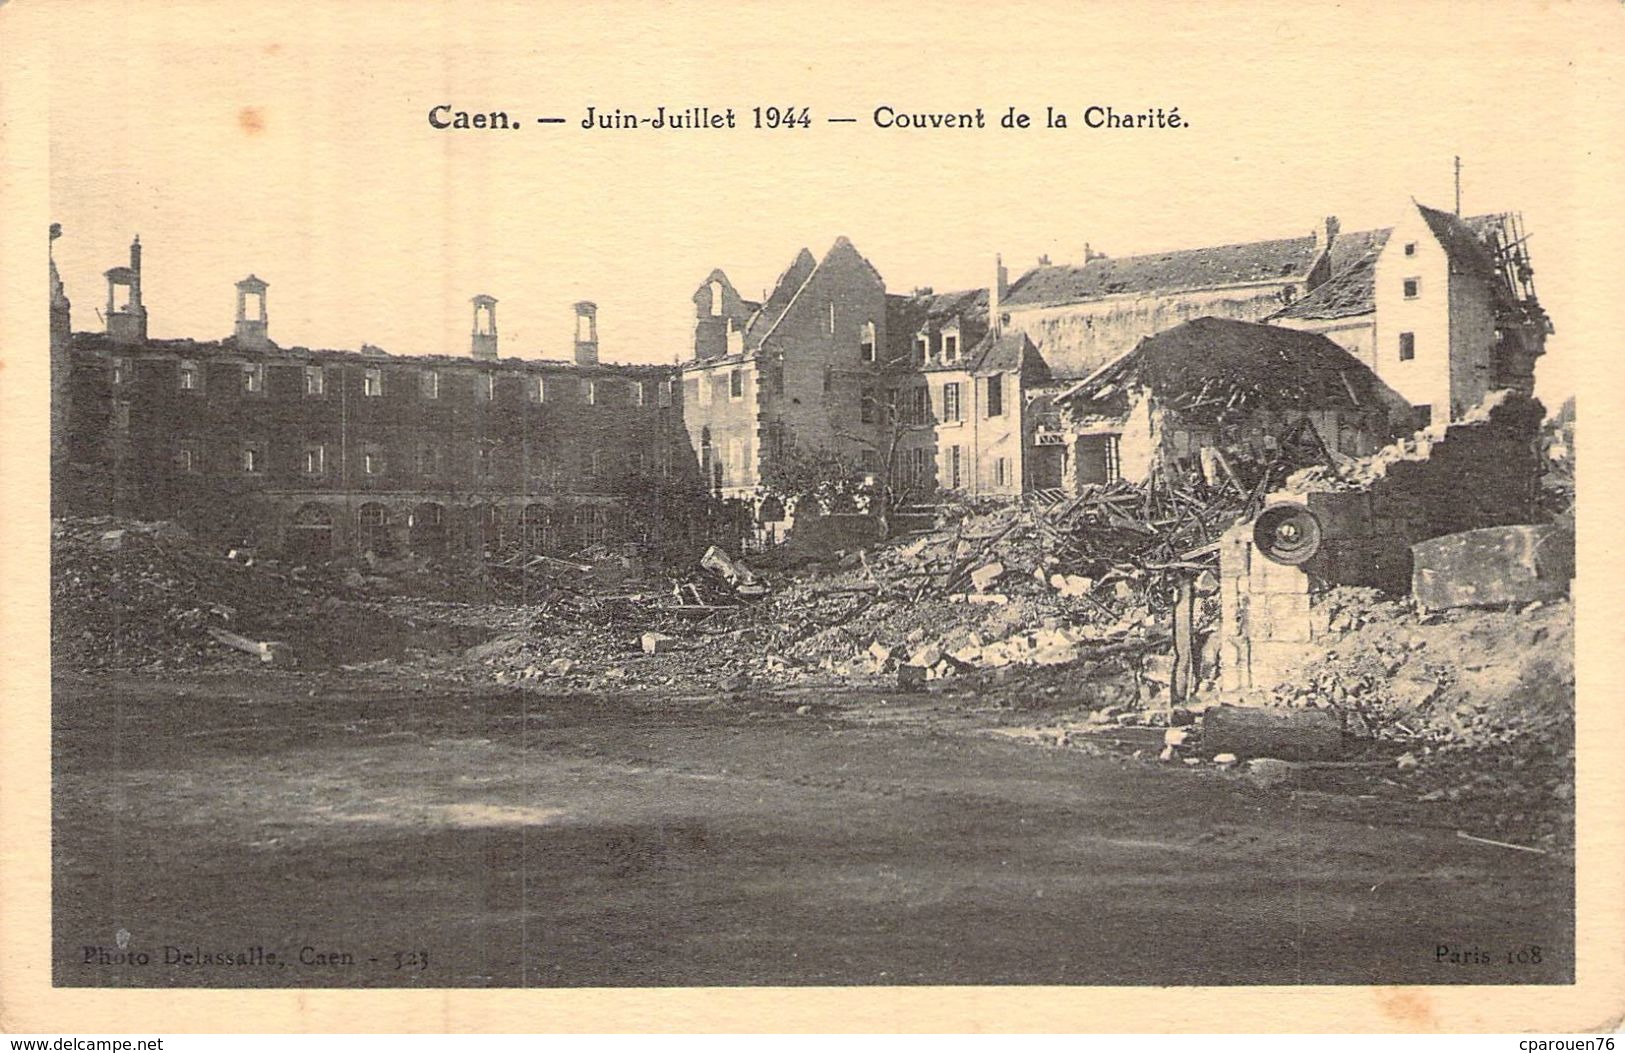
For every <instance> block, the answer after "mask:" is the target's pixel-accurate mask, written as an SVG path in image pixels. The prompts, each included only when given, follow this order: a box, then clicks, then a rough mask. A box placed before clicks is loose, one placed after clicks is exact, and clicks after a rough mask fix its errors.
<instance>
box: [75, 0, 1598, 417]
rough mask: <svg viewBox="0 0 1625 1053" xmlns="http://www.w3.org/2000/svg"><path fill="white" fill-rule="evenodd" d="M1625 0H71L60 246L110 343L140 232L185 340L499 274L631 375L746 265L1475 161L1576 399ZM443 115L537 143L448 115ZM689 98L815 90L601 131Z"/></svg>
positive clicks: (1333, 194)
mask: <svg viewBox="0 0 1625 1053" xmlns="http://www.w3.org/2000/svg"><path fill="white" fill-rule="evenodd" d="M1611 7H1612V8H1617V5H1608V4H1601V5H1594V6H1591V7H1581V8H1561V7H1559V8H1555V9H1547V10H1544V11H1543V10H1540V9H1538V8H1536V7H1534V6H1529V7H1527V8H1517V9H1515V8H1512V7H1509V6H1489V5H1482V6H1481V5H1448V6H1446V5H1437V6H1429V5H1426V4H1424V5H1418V6H1408V7H1401V5H1382V6H1379V7H1372V8H1364V7H1361V6H1359V5H1351V6H1349V7H1346V8H1343V9H1340V10H1338V11H1328V12H1325V13H1319V14H1315V15H1314V16H1313V17H1311V16H1310V15H1309V14H1308V11H1309V10H1310V9H1307V8H1302V7H1300V6H1299V5H1295V4H1294V5H1286V4H1282V5H1258V6H1251V7H1222V6H1211V7H1203V8H1202V9H1200V10H1187V9H1185V8H1183V7H1176V6H1166V7H1159V6H1156V5H1145V4H1135V5H1129V4H1121V5H1119V4H1110V5H1096V6H1093V7H1087V6H1076V5H1063V4H1053V5H1043V6H1039V5H1027V4H1020V3H1006V4H999V5H988V4H974V5H973V4H968V3H967V4H954V3H944V4H939V5H936V6H935V7H934V8H933V10H934V11H935V15H934V16H927V15H924V14H922V13H921V12H920V11H919V9H918V5H908V6H901V5H880V6H873V5H870V6H865V7H863V8H861V9H859V8H856V7H846V6H845V5H842V4H838V3H826V4H821V5H817V6H814V7H809V8H805V9H802V11H803V13H804V14H805V13H811V12H823V13H824V14H825V16H826V17H824V18H822V19H816V18H812V17H793V12H792V9H790V8H788V7H787V5H751V4H737V3H734V4H715V3H712V4H670V3H668V4H658V5H656V4H652V3H641V4H631V3H628V4H620V5H614V4H611V5H596V6H593V7H591V8H587V7H585V6H580V7H578V6H574V5H571V6H568V7H565V6H562V5H561V6H560V7H559V8H558V9H557V12H556V13H555V14H550V13H549V8H548V6H547V5H538V6H528V5H527V6H523V7H520V6H509V5H495V4H493V5H487V6H481V5H477V4H471V3H444V4H421V5H398V6H397V5H368V4H347V5H339V4H333V5H325V6H314V7H310V8H307V9H304V10H302V11H298V12H296V13H294V14H291V15H290V14H289V12H288V11H287V10H286V9H283V8H279V7H277V6H276V5H256V6H246V5H241V6H239V5H207V6H201V5H200V6H194V7H187V6H185V5H165V6H163V7H162V8H160V7H158V6H156V5H146V6H140V7H136V6H125V5H115V6H107V7H102V6H98V5H96V4H94V3H83V4H75V5H68V6H67V7H65V8H60V9H59V10H60V11H61V12H62V14H63V17H62V19H61V21H60V23H59V29H58V32H57V45H56V47H55V48H54V49H53V54H52V61H53V65H52V70H51V77H50V80H51V90H52V99H51V105H50V114H49V120H50V136H51V145H52V151H51V153H52V156H51V162H52V172H51V188H52V209H53V218H55V219H56V220H57V221H59V222H61V223H62V224H63V226H64V228H65V232H66V236H65V237H64V238H62V239H61V240H60V241H58V242H57V243H56V258H57V261H58V266H59V268H60V270H61V272H62V275H63V278H64V280H65V281H66V283H67V286H68V292H69V295H70V297H71V298H72V299H73V302H74V325H75V328H76V329H96V328H99V327H100V323H99V321H98V319H97V317H96V314H95V310H96V308H98V307H100V306H101V305H102V302H103V300H104V297H105V287H104V283H103V280H102V278H101V272H102V271H104V270H105V269H107V268H108V267H111V266H114V265H117V264H121V263H123V262H125V255H126V251H127V246H128V243H129V240H130V237H131V235H132V234H134V233H137V232H139V233H140V235H141V240H142V244H143V246H144V247H145V250H146V251H145V265H144V271H143V278H144V294H145V295H144V298H145V300H146V303H147V306H148V310H149V313H150V327H151V333H152V335H153V336H155V337H179V336H191V337H196V338H200V339H209V338H218V337H221V336H225V335H227V334H228V333H229V332H230V330H231V326H232V317H233V316H232V309H233V297H234V292H233V288H232V285H233V283H234V282H235V281H236V280H237V279H239V278H241V277H243V276H245V275H246V274H248V273H249V272H250V271H252V272H253V273H255V274H257V275H259V276H260V277H261V278H263V279H265V280H266V281H268V282H269V283H270V292H269V297H268V299H269V308H270V317H271V335H272V337H273V338H274V339H275V340H277V341H278V342H279V343H281V344H283V345H285V346H288V345H297V344H303V345H307V346H312V347H351V348H354V347H358V346H359V345H360V344H361V343H363V342H368V343H372V344H376V345H379V346H381V347H383V348H385V349H386V350H389V351H392V352H395V353H399V354H407V353H453V354H466V353H467V351H468V330H469V314H470V308H469V306H468V298H469V297H470V296H472V295H473V294H475V293H477V292H488V293H490V294H492V295H494V296H496V297H497V298H498V299H499V300H500V301H501V305H500V307H499V308H498V320H499V323H500V327H501V331H502V341H503V343H502V346H503V351H504V353H505V354H509V355H524V356H534V355H538V354H540V355H546V356H550V357H565V356H567V355H568V354H569V340H570V332H571V330H570V323H571V314H570V305H571V303H572V302H573V301H575V300H578V299H591V300H594V301H596V302H597V303H598V304H599V310H600V319H599V326H600V336H601V343H602V353H603V355H604V357H605V358H608V359H612V360H622V361H668V362H669V361H672V360H673V359H674V358H675V357H676V356H678V355H681V354H684V353H685V352H686V351H687V349H688V345H689V328H690V318H691V312H692V307H691V305H690V303H689V296H690V294H691V293H692V292H693V290H694V288H695V287H696V286H697V285H698V284H699V283H700V281H701V280H702V279H703V278H704V277H705V275H706V274H707V273H708V272H709V271H710V269H711V268H712V267H716V266H721V267H722V268H723V269H724V270H726V271H727V273H728V275H729V276H730V277H731V278H732V279H733V281H734V283H735V284H736V285H737V286H738V287H739V289H740V291H741V292H742V293H743V294H745V295H746V296H748V297H752V298H755V297H757V296H759V295H760V294H761V293H762V292H763V290H764V289H765V288H766V287H768V286H770V285H771V284H772V283H773V281H774V279H775V278H776V277H777V275H778V274H779V272H780V271H781V270H782V269H783V268H784V267H785V266H787V265H788V263H789V262H790V260H791V258H792V257H793V256H794V254H795V252H796V250H797V249H798V248H800V247H801V246H803V245H806V246H808V247H809V248H811V249H812V251H813V253H814V254H815V255H818V256H822V254H823V253H824V251H826V250H827V249H828V247H829V245H830V243H831V242H832V241H833V240H834V239H835V238H836V237H837V236H838V235H841V234H845V235H846V236H848V237H850V238H851V239H852V240H853V241H854V242H855V243H856V245H857V246H858V248H859V250H860V251H862V252H863V253H864V254H866V255H867V256H868V257H869V259H870V260H871V261H872V262H873V263H874V265H875V266H876V267H877V268H878V269H879V271H880V273H881V274H882V275H883V276H884V277H885V279H886V282H887V287H888V288H889V289H890V290H892V291H894V292H906V291H908V290H910V289H912V288H914V287H915V286H921V285H930V286H933V287H935V288H937V289H939V290H945V289H952V288H967V287H974V286H985V285H986V284H988V282H989V281H990V279H991V275H992V266H993V256H994V253H995V252H1002V253H1003V254H1004V257H1005V260H1006V263H1007V265H1008V266H1009V267H1010V269H1011V272H1012V276H1015V275H1019V274H1020V273H1021V272H1022V271H1023V270H1025V269H1026V268H1027V267H1029V266H1031V265H1032V264H1033V262H1034V261H1035V260H1036V259H1037V257H1038V256H1040V255H1041V254H1048V255H1050V256H1051V257H1052V258H1053V259H1054V260H1056V261H1057V262H1062V261H1075V260H1079V259H1081V257H1082V254H1083V246H1084V244H1085V243H1086V242H1087V243H1089V244H1090V245H1091V246H1092V247H1093V248H1094V249H1095V250H1096V251H1104V252H1108V253H1110V254H1113V255H1131V254H1135V253H1139V252H1148V251H1156V250H1162V249H1172V248H1187V247H1197V246H1202V245H1211V244H1222V243H1226V242H1232V241H1245V240H1254V239H1262V238H1271V237H1290V236H1297V235H1301V234H1306V233H1308V232H1309V231H1310V230H1311V229H1312V228H1313V227H1314V225H1315V224H1316V223H1317V222H1318V221H1319V220H1320V218H1321V217H1323V216H1325V215H1328V214H1335V215H1337V216H1338V217H1339V218H1340V220H1341V222H1342V225H1343V229H1344V230H1361V229H1365V228H1368V227H1373V226H1387V225H1391V224H1392V223H1393V222H1394V221H1395V219H1396V218H1397V217H1398V215H1399V212H1400V210H1401V209H1403V208H1404V207H1406V206H1407V204H1408V201H1409V199H1410V198H1411V197H1413V196H1414V197H1415V198H1416V199H1418V200H1419V201H1421V202H1423V203H1425V204H1431V205H1434V206H1436V207H1440V208H1445V209H1448V208H1450V207H1451V205H1452V174H1451V159H1452V157H1453V156H1454V155H1456V154H1460V155H1461V157H1462V159H1463V163H1464V166H1465V168H1464V175H1463V181H1464V210H1465V211H1466V212H1468V213H1478V212H1485V211H1499V210H1519V211H1522V212H1523V214H1524V218H1525V222H1526V225H1527V228H1528V230H1529V231H1531V232H1532V238H1531V241H1530V249H1531V252H1532V254H1533V260H1534V265H1535V270H1536V284H1537V287H1538V289H1539V292H1540V296H1541V299H1542V301H1543V302H1544V303H1545V304H1546V306H1547V308H1548V310H1549V312H1550V314H1551V316H1552V317H1553V319H1554V321H1555V323H1556V326H1557V335H1556V336H1555V337H1554V338H1553V339H1552V341H1551V342H1550V344H1549V348H1550V354H1549V355H1548V357H1547V358H1546V359H1545V360H1543V361H1542V363H1541V364H1540V367H1539V372H1538V374H1537V375H1538V377H1539V391H1540V393H1541V394H1542V396H1543V397H1545V398H1547V399H1548V401H1553V400H1554V398H1558V397H1561V396H1562V395H1566V394H1568V393H1569V392H1571V391H1572V390H1573V387H1574V382H1573V380H1572V375H1571V371H1572V364H1571V363H1570V361H1569V359H1570V358H1572V357H1574V356H1575V354H1576V353H1577V352H1576V350H1575V348H1576V347H1577V346H1578V345H1577V343H1576V339H1577V335H1578V334H1576V333H1575V332H1574V331H1573V329H1572V328H1570V327H1569V326H1567V325H1566V323H1567V322H1570V321H1571V320H1572V318H1573V317H1574V314H1575V312H1574V310H1573V309H1574V307H1575V301H1576V299H1577V298H1578V296H1579V295H1580V294H1579V291H1578V289H1577V274H1576V271H1577V264H1576V257H1577V255H1578V252H1579V246H1580V245H1581V242H1582V241H1583V239H1584V236H1585V233H1586V229H1587V217H1586V215H1584V214H1583V212H1582V210H1581V209H1580V208H1579V206H1578V204H1577V201H1578V198H1579V195H1578V194H1577V193H1576V190H1575V182H1576V174H1575V169H1576V167H1577V166H1578V165H1579V164H1581V162H1582V159H1583V158H1584V157H1585V156H1586V152H1587V142H1586V141H1587V137H1588V136H1591V135H1594V134H1598V129H1596V128H1595V127H1593V126H1591V125H1590V124H1589V123H1588V120H1589V119H1588V116H1587V114H1588V107H1591V106H1594V105H1595V101H1594V99H1593V98H1592V97H1591V96H1592V94H1593V91H1591V90H1590V89H1588V88H1587V87H1586V85H1587V84H1588V83H1590V82H1588V81H1587V79H1586V78H1587V77H1588V76H1589V75H1590V72H1589V71H1591V70H1592V65H1591V64H1592V63H1593V62H1600V61H1601V60H1600V58H1599V56H1601V55H1602V54H1603V53H1604V49H1605V48H1607V47H1609V46H1610V45H1611V44H1617V39H1618V37H1617V29H1618V28H1619V26H1618V21H1619V20H1618V18H1617V17H1614V16H1616V15H1617V14H1618V12H1617V9H1616V10H1610V9H1611ZM831 13H834V15H835V17H829V16H830V15H831ZM1610 19H1612V21H1611V22H1610V21H1609V20H1610ZM1593 23H1595V24H1593ZM1609 26H1611V27H1612V28H1613V29H1614V30H1615V31H1616V32H1615V33H1614V34H1613V35H1612V36H1610V35H1609V34H1608V33H1605V32H1603V30H1604V29H1607V28H1609ZM442 102H445V103H450V104H453V105H454V106H457V107H459V108H466V109H469V110H482V111H483V110H506V111H507V112H508V113H509V114H510V115H511V116H513V117H516V118H520V119H521V120H522V125H523V126H522V127H521V128H520V129H519V130H517V131H498V132H465V133H454V132H437V131H435V130H433V129H431V128H430V127H429V126H428V123H427V121H426V119H425V118H426V114H427V111H428V110H429V108H430V107H431V106H433V105H435V104H437V103H442ZM1092 103H1100V104H1111V105H1115V106H1117V107H1119V108H1120V109H1125V110H1132V109H1143V108H1146V107H1150V106H1162V107H1164V108H1169V107H1173V106H1177V107H1179V111H1180V113H1181V115H1182V116H1183V117H1184V118H1186V119H1188V120H1189V121H1190V122H1191V127H1190V128H1188V129H1182V130H1178V131H1162V132H1154V131H1127V130H1124V131H1116V132H1112V131H1089V130H1087V129H1084V128H1083V127H1082V126H1081V122H1080V121H1078V120H1077V117H1078V115H1079V114H1080V113H1081V111H1082V110H1083V108H1084V107H1085V106H1087V105H1089V104H1092ZM660 104H665V105H667V106H668V107H686V106H691V105H708V106H710V107H712V109H713V110H721V109H724V108H726V107H728V106H733V107H734V109H735V111H736V113H737V114H738V115H739V119H740V122H741V123H742V124H743V123H748V121H749V116H750V108H751V107H752V106H755V105H764V106H765V105H780V106H785V105H795V106H808V107H810V108H811V112H812V115H813V118H814V126H813V127H812V128H811V129H806V130H801V129H795V130H777V131H768V130H762V131H756V130H753V129H750V128H743V127H742V128H739V129H735V130H732V131H684V132H671V131H666V132H655V131H650V130H638V131H635V132H628V131H595V132H586V131H583V130H582V129H581V128H580V126H579V121H580V118H581V117H582V116H583V114H584V111H585V107H586V106H588V105H595V106H599V107H601V108H612V107H620V108H622V109H628V110H637V111H645V112H648V111H652V110H653V109H654V107H655V106H657V105H660ZM880 105H890V106H893V107H895V108H896V109H898V110H904V111H958V110H965V109H973V108H974V107H976V106H982V107H983V108H984V109H985V110H986V111H987V112H988V114H989V119H990V123H996V121H997V116H998V115H1000V114H1002V113H1003V112H1004V110H1005V108H1006V107H1007V106H1010V105H1015V106H1016V107H1017V108H1018V109H1020V110H1024V111H1027V112H1030V113H1032V114H1034V116H1035V123H1042V114H1043V112H1044V107H1045V106H1046V105H1054V106H1056V107H1057V108H1058V109H1061V110H1062V111H1063V112H1066V113H1067V114H1068V115H1069V116H1071V117H1072V118H1073V127H1071V128H1069V129H1067V130H1066V131H1048V130H1044V129H1041V128H1033V129H1030V130H1026V131H1004V130H1001V129H998V128H996V127H993V128H989V129H987V130H984V131H952V130H945V131H898V130H882V129H877V128H874V127H872V126H871V124H870V121H869V115H870V114H871V113H872V111H873V110H874V109H875V108H876V107H877V106H880ZM539 116H561V117H565V118H568V119H569V120H568V123H566V124H564V125H553V126H542V125H537V124H535V123H534V118H535V117H539ZM828 116H842V117H856V118H858V119H859V121H858V123H856V124H846V125H831V124H827V123H825V121H824V120H823V118H825V117H828ZM1616 134H1617V133H1616Z"/></svg>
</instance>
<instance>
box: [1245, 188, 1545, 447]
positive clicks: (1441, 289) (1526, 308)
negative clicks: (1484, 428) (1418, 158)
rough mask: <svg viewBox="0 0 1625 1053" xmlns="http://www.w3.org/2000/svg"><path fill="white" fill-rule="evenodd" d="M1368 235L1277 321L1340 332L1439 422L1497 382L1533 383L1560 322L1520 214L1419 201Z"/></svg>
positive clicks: (1529, 388) (1524, 386)
mask: <svg viewBox="0 0 1625 1053" xmlns="http://www.w3.org/2000/svg"><path fill="white" fill-rule="evenodd" d="M1358 237H1359V239H1360V242H1361V244H1362V245H1363V249H1362V251H1360V252H1359V253H1358V254H1354V255H1355V258H1354V259H1353V260H1352V261H1351V262H1350V263H1349V265H1348V266H1346V267H1343V268H1341V269H1339V270H1337V271H1335V272H1334V274H1333V276H1332V277H1331V278H1330V279H1329V280H1327V281H1326V282H1324V283H1323V284H1321V285H1319V286H1317V287H1316V288H1315V289H1313V290H1312V291H1311V292H1310V293H1309V295H1307V296H1305V297H1303V298H1301V299H1299V300H1297V301H1295V302H1293V303H1292V304H1290V305H1288V306H1286V307H1285V308H1283V309H1282V310H1280V311H1277V312H1276V313H1275V314H1273V315H1271V316H1270V318H1269V320H1270V321H1271V322H1272V323H1274V324H1276V325H1282V326H1288V327H1291V328H1294V329H1307V330H1310V331H1312V332H1317V333H1324V334H1326V335H1327V336H1329V337H1331V338H1332V339H1333V340H1335V341H1337V342H1338V343H1339V344H1341V345H1342V346H1344V347H1346V348H1347V349H1348V350H1349V351H1351V352H1353V353H1354V354H1355V355H1357V356H1359V358H1360V359H1361V361H1363V362H1365V364H1366V365H1368V366H1370V367H1371V368H1372V369H1373V370H1375V371H1376V373H1377V374H1378V375H1379V376H1381V377H1382V378H1383V379H1384V380H1385V381H1387V382H1388V383H1389V384H1390V385H1392V386H1393V387H1394V388H1395V389H1396V390H1397V391H1399V392H1400V394H1402V395H1404V396H1405V398H1406V399H1408V400H1409V401H1410V402H1411V403H1412V404H1413V405H1415V406H1417V407H1421V408H1423V409H1425V411H1426V413H1427V415H1428V416H1429V417H1430V418H1431V419H1432V420H1434V421H1446V420H1457V419H1460V418H1461V417H1462V416H1463V415H1464V414H1466V413H1467V412H1468V411H1469V410H1471V409H1472V408H1473V407H1474V406H1477V405H1478V404H1479V403H1480V402H1482V401H1483V399H1484V396H1485V395H1487V394H1489V393H1490V392H1491V391H1497V390H1502V389H1511V390H1513V391H1517V392H1520V393H1522V394H1525V395H1527V394H1531V393H1532V392H1533V391H1534V384H1535V360H1536V359H1537V358H1539V357H1540V356H1541V354H1543V353H1544V351H1545V343H1546V337H1547V335H1548V334H1550V333H1551V331H1552V327H1551V322H1550V321H1549V319H1548V318H1547V316H1546V313H1545V311H1544V310H1542V308H1541V306H1540V301H1539V300H1538V299H1537V298H1536V296H1535V289H1534V282H1533V274H1534V272H1533V269H1532V268H1531V266H1530V263H1529V256H1528V252H1527V249H1526V245H1525V242H1526V239H1525V237H1524V234H1523V222H1522V219H1521V218H1520V217H1519V216H1518V215H1517V214H1515V213H1496V214H1493V215H1484V216H1473V217H1470V218H1467V219H1463V218H1461V217H1459V216H1456V215H1454V214H1452V213H1449V212H1441V211H1439V210H1438V209H1433V208H1428V207H1426V206H1424V205H1413V206H1412V207H1410V208H1408V209H1406V210H1405V211H1404V212H1403V214H1402V216H1401V218H1400V221H1399V222H1398V223H1397V224H1396V225H1395V226H1393V227H1391V228H1388V229H1384V230H1376V231H1370V232H1368V233H1366V234H1364V235H1360V236H1358Z"/></svg>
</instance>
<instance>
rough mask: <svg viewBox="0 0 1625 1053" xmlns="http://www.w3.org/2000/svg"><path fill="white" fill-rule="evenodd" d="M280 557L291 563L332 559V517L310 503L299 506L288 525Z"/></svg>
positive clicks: (319, 506) (321, 508)
mask: <svg viewBox="0 0 1625 1053" xmlns="http://www.w3.org/2000/svg"><path fill="white" fill-rule="evenodd" d="M282 555H283V558H284V559H287V560H288V561H290V562H293V563H321V562H323V561H325V560H329V559H332V558H333V517H332V516H331V515H330V514H328V511H327V509H326V508H323V507H322V506H321V505H319V504H316V503H315V502H311V503H308V504H303V505H300V506H299V509H298V510H297V511H296V512H294V514H293V520H292V521H291V522H290V523H289V524H288V535H287V539H286V541H285V542H284V544H283V551H282Z"/></svg>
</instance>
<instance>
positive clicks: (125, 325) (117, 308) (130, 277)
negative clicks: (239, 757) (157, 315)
mask: <svg viewBox="0 0 1625 1053" xmlns="http://www.w3.org/2000/svg"><path fill="white" fill-rule="evenodd" d="M120 289H123V290H124V293H125V298H124V299H123V301H122V302H121V301H120V299H119V290H120ZM107 335H108V336H110V337H112V338H113V343H115V344H139V343H143V342H145V341H146V339H147V309H146V307H144V306H142V304H141V236H140V235H139V234H137V235H136V238H135V240H134V241H132V242H130V265H129V266H128V267H114V268H113V269H112V270H110V271H108V272H107Z"/></svg>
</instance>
